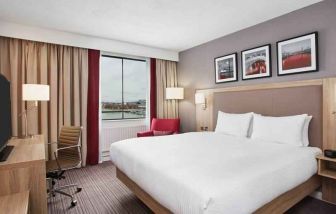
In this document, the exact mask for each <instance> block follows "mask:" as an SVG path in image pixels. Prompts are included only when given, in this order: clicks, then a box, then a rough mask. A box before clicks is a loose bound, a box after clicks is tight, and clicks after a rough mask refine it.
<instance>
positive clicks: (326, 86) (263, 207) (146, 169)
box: [110, 78, 336, 214]
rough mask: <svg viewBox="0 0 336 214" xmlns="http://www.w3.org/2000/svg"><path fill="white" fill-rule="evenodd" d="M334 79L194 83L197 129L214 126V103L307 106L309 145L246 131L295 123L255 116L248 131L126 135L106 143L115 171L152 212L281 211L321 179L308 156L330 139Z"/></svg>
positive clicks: (281, 110)
mask: <svg viewBox="0 0 336 214" xmlns="http://www.w3.org/2000/svg"><path fill="white" fill-rule="evenodd" d="M335 84H336V80H335V79H331V78H329V79H320V80H305V81H298V82H283V83H271V84H260V85H251V86H241V87H239V86H238V87H232V88H219V89H218V88H215V89H205V90H197V91H196V92H197V93H204V94H206V96H207V108H206V109H202V107H201V106H196V123H197V124H196V125H197V129H199V128H200V127H204V126H206V127H209V130H215V129H214V127H216V129H217V125H218V121H216V119H215V118H216V117H217V113H218V112H220V111H223V112H229V113H236V114H237V113H238V114H242V113H246V112H256V113H258V114H260V115H261V118H258V117H259V116H257V114H255V115H254V116H253V118H256V119H258V120H259V122H260V121H263V119H265V118H263V116H273V117H283V116H290V115H300V114H306V115H309V116H311V117H312V118H313V119H311V122H310V125H309V122H308V125H309V126H307V127H306V128H305V129H302V131H303V132H302V133H303V135H305V136H306V137H305V139H308V141H309V146H308V143H304V141H303V144H302V146H298V144H297V145H296V146H295V144H296V141H295V140H294V141H291V142H290V143H291V144H293V145H291V144H279V143H274V142H273V141H267V140H260V139H259V140H258V139H257V138H253V137H254V136H252V135H254V134H256V135H257V134H258V131H257V130H258V129H259V134H260V133H261V134H264V135H265V136H268V137H271V138H272V137H273V134H277V135H276V137H275V138H274V139H280V138H286V137H287V136H289V135H288V133H290V132H291V131H293V130H294V129H295V127H294V126H292V128H289V127H287V126H286V124H285V125H284V124H282V125H283V126H282V128H278V129H274V128H273V129H272V130H273V131H274V130H277V133H275V132H270V131H269V127H268V126H265V124H264V126H261V128H260V127H259V128H257V126H254V125H255V123H256V124H257V121H256V120H254V119H253V127H252V128H253V129H252V135H251V136H252V137H251V136H250V137H251V138H246V137H241V136H240V137H239V136H230V135H227V134H223V133H220V132H197V133H186V134H180V135H174V136H165V137H152V138H137V139H129V140H125V141H121V142H117V143H113V144H112V145H111V150H110V156H111V159H112V161H113V162H114V163H115V165H116V167H117V177H118V178H119V179H120V180H121V181H122V182H123V183H124V184H126V186H128V188H129V189H130V190H132V191H133V192H134V193H135V194H136V195H137V197H138V198H140V199H141V200H142V201H143V202H144V203H145V204H146V205H147V206H148V207H150V208H151V209H152V210H153V211H154V212H155V213H252V212H253V213H258V214H260V213H283V212H285V211H286V210H288V209H289V208H290V207H292V206H293V205H295V204H296V203H298V202H299V201H300V200H302V199H303V198H304V197H306V196H307V195H309V194H311V193H312V192H314V191H315V190H316V189H317V188H318V187H320V186H321V178H320V177H319V176H317V174H316V172H317V163H316V159H315V156H316V155H317V154H319V153H321V149H322V148H332V147H333V146H334V139H335V138H334V132H332V131H330V130H334V129H333V128H332V127H333V124H334V122H333V119H334V117H333V114H332V112H333V110H334V109H335V106H334V104H333V103H334V102H330V100H331V97H333V96H334V93H335V90H334V89H335ZM307 95H309V98H307ZM260 101H262V102H260ZM262 115H263V116H262ZM299 117H300V116H299ZM218 118H219V117H218ZM270 118H271V120H272V117H270ZM270 118H268V119H270ZM305 118H306V117H305ZM260 119H262V120H260ZM266 119H267V118H266ZM268 119H267V120H268ZM296 119H298V118H296ZM271 120H269V121H271ZM277 121H280V120H277ZM231 122H233V123H234V122H235V120H232V121H231ZM216 123H217V124H216ZM233 123H232V124H233ZM221 124H223V123H221ZM270 124H273V125H275V126H277V125H279V124H280V123H279V124H278V123H270ZM259 125H260V124H259ZM225 127H235V126H234V125H232V126H226V125H223V126H222V128H224V129H225ZM245 127H246V126H245ZM279 127H280V126H279ZM304 127H305V126H304ZM255 128H256V129H255ZM285 129H287V132H286V131H285ZM279 130H280V131H279ZM282 130H283V132H282ZM300 130H301V129H300ZM304 130H305V131H304ZM308 130H309V131H308ZM216 131H217V130H216ZM236 131H240V129H237V130H236ZM245 131H246V130H245ZM237 133H238V132H237ZM296 133H299V132H298V131H296ZM300 133H301V132H300ZM300 133H299V134H297V136H298V135H300ZM305 133H306V134H305ZM308 133H309V134H308ZM303 135H302V136H303ZM308 135H309V137H308ZM293 136H294V135H293ZM302 139H304V137H303V138H302ZM283 140H285V139H283ZM270 142H273V143H270ZM322 193H323V197H327V196H328V192H323V189H322Z"/></svg>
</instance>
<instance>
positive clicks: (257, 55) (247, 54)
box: [241, 44, 272, 80]
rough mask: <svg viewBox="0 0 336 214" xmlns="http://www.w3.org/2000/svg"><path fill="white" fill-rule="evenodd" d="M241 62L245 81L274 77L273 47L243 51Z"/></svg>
mask: <svg viewBox="0 0 336 214" xmlns="http://www.w3.org/2000/svg"><path fill="white" fill-rule="evenodd" d="M241 62H242V79H243V80H248V79H256V78H264V77H270V76H272V69H271V45H270V44H268V45H264V46H260V47H256V48H252V49H248V50H244V51H242V54H241Z"/></svg>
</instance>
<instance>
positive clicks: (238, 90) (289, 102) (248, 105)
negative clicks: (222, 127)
mask: <svg viewBox="0 0 336 214" xmlns="http://www.w3.org/2000/svg"><path fill="white" fill-rule="evenodd" d="M335 84H336V78H327V79H316V80H305V81H295V82H282V83H271V84H260V85H249V86H237V87H230V88H214V89H203V90H197V91H196V92H197V93H198V92H200V93H204V94H205V95H206V99H207V108H206V109H205V110H203V109H202V108H201V106H196V122H197V130H198V131H199V130H200V129H201V127H208V129H209V130H214V128H215V126H216V122H217V113H218V111H224V112H228V113H245V112H256V113H259V114H263V115H268V116H288V115H295V114H304V113H307V114H309V115H312V116H313V120H312V122H311V125H310V127H309V140H310V145H311V146H316V147H320V148H323V149H326V148H328V149H336V142H335V140H336V138H335V132H336V131H334V130H335V128H336V126H335V125H336V124H335V119H336V118H334V117H335V116H334V114H333V112H334V110H335V109H336V108H335V107H336V105H335V98H334V96H335Z"/></svg>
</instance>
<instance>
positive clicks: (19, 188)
mask: <svg viewBox="0 0 336 214" xmlns="http://www.w3.org/2000/svg"><path fill="white" fill-rule="evenodd" d="M9 145H12V146H14V149H13V151H12V152H11V154H10V155H9V157H8V159H7V161H5V162H1V163H0V181H1V185H0V196H4V195H9V194H13V193H20V192H24V191H29V207H30V212H31V213H34V214H35V213H36V214H40V213H41V214H46V213H47V190H46V169H45V149H44V146H45V145H44V139H43V136H34V137H33V138H30V139H11V140H10V142H9ZM18 203H20V202H18Z"/></svg>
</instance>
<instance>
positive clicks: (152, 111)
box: [149, 58, 156, 125]
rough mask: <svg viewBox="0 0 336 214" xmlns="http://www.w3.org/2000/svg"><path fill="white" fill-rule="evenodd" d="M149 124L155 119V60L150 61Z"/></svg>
mask: <svg viewBox="0 0 336 214" xmlns="http://www.w3.org/2000/svg"><path fill="white" fill-rule="evenodd" d="M149 99H150V101H149V106H150V113H149V114H150V115H149V118H150V124H151V125H152V120H153V118H155V117H156V59H153V58H151V59H150V94H149Z"/></svg>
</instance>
